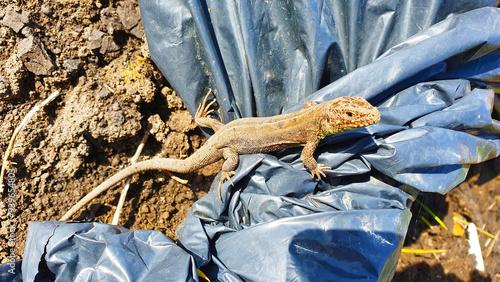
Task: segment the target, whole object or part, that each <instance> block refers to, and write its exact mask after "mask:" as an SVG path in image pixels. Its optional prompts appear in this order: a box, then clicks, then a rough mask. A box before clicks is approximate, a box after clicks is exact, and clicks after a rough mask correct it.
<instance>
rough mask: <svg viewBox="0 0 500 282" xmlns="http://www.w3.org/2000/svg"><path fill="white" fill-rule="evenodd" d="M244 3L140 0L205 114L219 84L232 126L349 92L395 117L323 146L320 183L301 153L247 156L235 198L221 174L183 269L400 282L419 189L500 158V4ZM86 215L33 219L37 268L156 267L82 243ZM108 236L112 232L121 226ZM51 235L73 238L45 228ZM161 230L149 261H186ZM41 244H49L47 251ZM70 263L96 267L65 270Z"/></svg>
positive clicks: (196, 213)
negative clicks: (499, 113) (164, 249)
mask: <svg viewBox="0 0 500 282" xmlns="http://www.w3.org/2000/svg"><path fill="white" fill-rule="evenodd" d="M241 2H244V3H240V2H231V1H207V2H205V1H180V0H170V1H162V2H155V3H153V2H150V1H139V4H140V8H141V13H142V16H143V22H144V26H145V29H146V35H147V38H148V44H149V47H150V52H151V56H152V58H153V59H154V60H155V62H156V64H157V65H158V67H159V68H160V69H161V71H162V72H163V74H164V75H165V76H166V78H167V79H168V81H169V82H170V84H171V85H172V87H173V88H174V89H175V90H176V92H177V93H178V95H179V96H180V97H181V98H182V99H183V101H184V102H185V104H186V106H187V108H188V110H189V111H190V112H191V113H194V112H195V110H196V107H197V105H199V103H200V102H201V100H202V99H203V97H204V95H205V93H206V92H207V91H208V89H209V88H210V89H213V91H214V93H215V95H216V97H217V101H218V112H217V114H218V115H219V117H220V118H221V119H222V120H223V121H224V122H227V121H229V120H231V119H234V118H238V117H248V116H270V115H275V114H280V113H283V112H291V111H296V110H298V109H300V108H301V105H302V102H303V101H305V100H313V101H316V102H323V101H327V100H330V99H333V98H336V97H340V96H361V97H364V98H366V99H367V100H368V101H370V102H371V103H372V104H374V105H376V106H377V107H378V108H379V110H380V113H381V115H382V119H381V121H380V122H379V123H377V124H374V125H371V126H369V127H366V128H361V129H356V130H352V131H348V132H344V133H341V134H337V135H332V136H329V137H327V138H325V139H324V140H323V141H322V142H321V143H320V146H319V147H318V149H317V150H316V154H315V155H316V156H317V159H318V162H319V163H323V164H325V165H327V166H330V167H332V168H333V169H332V170H327V171H326V174H327V178H326V179H324V181H317V180H315V179H311V177H310V174H309V172H308V171H307V169H306V168H305V167H304V165H303V164H302V162H301V161H300V157H299V156H300V151H301V150H300V148H292V149H287V150H283V151H279V152H276V153H273V154H254V155H243V156H240V163H239V166H238V169H237V170H236V175H235V176H233V178H232V180H233V183H234V186H232V185H229V183H227V182H226V183H224V185H223V186H222V192H223V201H219V200H218V196H217V189H216V188H217V184H218V179H217V178H216V180H215V181H214V184H213V185H212V189H211V192H210V193H209V194H208V195H206V196H205V197H203V198H202V199H200V200H198V201H197V202H196V203H195V204H194V205H193V207H192V208H191V209H190V211H189V215H188V217H187V218H186V220H185V221H184V222H183V224H182V225H181V226H180V227H179V229H178V230H177V233H176V234H177V244H178V246H179V247H180V248H182V249H180V250H177V249H175V253H176V254H177V253H183V252H184V254H186V255H187V257H184V256H183V261H182V262H183V264H182V263H181V264H182V266H179V267H178V269H179V272H181V273H182V274H184V275H185V279H181V280H190V279H194V280H198V277H197V275H196V274H195V273H194V271H193V270H192V267H196V268H198V269H201V270H202V271H203V272H204V273H205V274H206V275H207V276H208V277H209V278H210V279H211V280H221V281H283V280H301V281H317V280H322V279H325V278H328V279H329V280H334V281H346V280H349V281H352V280H382V281H386V280H390V279H391V277H392V276H393V275H394V272H395V269H396V264H397V261H398V259H399V254H400V249H401V248H402V244H403V241H404V237H405V235H406V231H407V228H408V223H409V220H410V218H411V213H410V211H409V207H410V205H411V203H412V202H413V200H414V197H415V196H416V195H417V194H418V193H419V192H421V191H423V192H438V193H443V194H444V193H446V192H448V191H449V190H450V189H452V188H453V187H454V186H456V185H457V184H459V183H460V182H461V181H463V180H464V178H465V176H466V174H467V171H468V168H469V166H470V164H473V163H478V162H482V161H485V160H487V159H491V158H495V157H497V156H498V155H499V150H500V141H499V137H500V131H499V129H500V128H499V123H498V121H496V120H494V119H492V117H491V112H492V110H493V101H494V99H495V94H494V90H493V89H498V85H499V84H498V83H499V74H500V56H499V55H500V53H499V52H498V50H499V47H500V10H498V9H496V8H491V7H490V8H481V7H483V6H488V5H490V6H492V5H494V1H467V2H465V1H445V2H443V1H430V0H429V1H417V2H418V3H417V2H407V1H376V2H370V1H369V2H363V3H361V2H356V1H349V2H339V1H333V0H332V1H316V2H315V1H287V2H283V1H241ZM207 133H209V132H207ZM38 224H41V225H43V224H45V225H44V227H43V228H42V227H41V226H40V227H38ZM50 224H52V225H50ZM87 224H88V223H87ZM49 226H52V228H50V227H49ZM78 226H79V224H76V223H65V224H63V223H60V222H55V223H36V224H33V223H32V224H31V225H30V231H29V238H28V243H29V244H32V245H30V248H26V252H25V256H24V257H25V261H23V276H24V272H25V271H26V273H37V272H38V273H43V271H46V269H50V273H51V274H52V275H54V276H53V277H58V278H59V277H62V278H61V279H63V278H64V279H74V277H77V276H78V275H85V274H80V273H83V270H84V269H85V270H86V271H89V272H90V273H92V274H88V275H89V276H86V277H94V278H92V279H94V280H96V279H95V277H97V276H90V275H97V273H98V271H99V270H100V269H102V270H105V272H106V273H107V275H110V276H107V277H113V279H116V280H127V279H132V278H130V277H129V275H130V274H129V273H128V272H127V273H125V272H123V271H122V270H123V269H124V268H125V269H130V273H132V272H133V273H142V272H143V271H145V268H144V266H143V264H139V266H138V267H137V268H136V267H135V266H134V265H131V264H127V257H128V256H129V255H130V256H135V255H136V253H135V252H133V251H132V250H131V249H130V247H129V246H128V245H125V246H124V247H123V248H124V249H126V250H130V252H128V251H127V252H126V255H122V254H124V253H123V252H122V250H121V248H120V247H113V248H109V249H105V250H104V251H102V248H103V245H106V244H103V243H101V242H100V241H97V243H92V244H90V243H89V244H85V246H81V247H80V245H83V243H79V244H75V243H76V242H74V240H73V239H72V238H73V236H72V235H70V234H72V233H71V232H73V234H81V233H82V232H83V233H85V232H87V231H81V230H87V229H85V228H89V227H78ZM35 227H36V230H35V231H33V229H34V228H35ZM112 228H116V227H112ZM45 229H47V230H45ZM48 230H50V231H48ZM113 230H114V229H113ZM120 230H122V229H120ZM97 231H102V232H103V233H102V234H100V235H95V237H98V238H101V239H102V238H104V237H107V236H117V234H116V233H119V232H116V231H110V230H106V229H105V228H104V227H102V229H101V228H99V229H98V230H96V232H97ZM44 232H46V233H47V234H51V233H53V232H61V233H62V234H66V235H65V236H66V239H64V236H60V237H57V238H55V237H53V238H52V237H46V239H45V240H38V242H37V243H35V240H34V239H33V238H31V237H30V236H36V237H40V235H38V234H39V233H42V234H43V233H44ZM120 232H124V233H126V231H120ZM134 232H139V233H140V231H132V233H134ZM143 232H146V231H143ZM149 232H153V231H149ZM35 234H36V235H35ZM127 234H128V233H127ZM151 234H152V233H151ZM154 234H155V236H150V238H152V239H151V240H150V241H148V242H149V243H150V245H146V244H144V245H143V246H144V249H147V252H148V253H149V254H150V255H151V256H153V257H154V259H151V260H150V261H149V263H151V264H154V265H156V263H158V264H163V263H166V264H169V263H171V262H172V263H173V262H174V261H175V262H178V258H177V256H169V255H165V256H162V255H159V254H158V252H160V251H161V250H160V248H157V247H156V246H155V245H156V243H155V242H156V241H155V240H160V242H165V241H166V239H165V238H162V236H161V235H156V233H154ZM118 235H119V234H118ZM74 236H76V235H74ZM127 236H132V237H135V235H127ZM42 238H43V236H42ZM113 240H114V239H113ZM88 242H90V240H88ZM88 242H86V243H88ZM117 242H121V241H120V240H117ZM134 244H135V245H137V243H134ZM79 248H82V249H84V250H88V252H90V253H93V254H95V251H94V248H95V249H96V250H101V252H99V256H100V254H101V253H109V255H110V256H113V259H114V260H115V263H114V264H99V263H97V264H96V261H95V260H96V258H95V256H94V258H92V256H90V257H89V258H87V257H86V258H85V259H83V258H81V259H79V258H78V257H72V256H70V253H69V250H71V252H74V251H76V250H78V249H79ZM37 249H38V250H41V249H43V250H45V251H43V252H41V251H38V252H35V254H33V252H34V251H35V250H37ZM172 249H174V247H172ZM141 251H145V250H137V252H141ZM58 252H60V254H58ZM113 252H116V254H115V253H113ZM27 258H30V259H31V260H32V263H27V262H26V259H27ZM188 258H192V260H190V259H188ZM37 259H38V260H41V261H44V263H46V265H47V267H45V266H43V265H42V266H43V267H41V265H40V263H38V264H37V263H36V260H37ZM160 260H161V261H160ZM89 261H90V262H89ZM25 262H26V263H25ZM146 264H147V263H146ZM34 265H38V268H37V269H35V270H30V267H34ZM50 265H55V266H56V267H53V268H50V267H49V266H50ZM147 265H149V264H147ZM68 266H72V267H73V268H75V267H76V266H78V268H75V269H81V270H82V272H79V271H74V272H72V273H69V272H63V269H65V268H68ZM25 267H26V268H25ZM129 267H130V268H129ZM147 269H153V268H150V267H149V266H148V267H147ZM28 270H29V271H28ZM148 273H149V272H148ZM34 275H37V274H34ZM71 275H73V276H71ZM111 275H115V276H111ZM137 275H139V274H137ZM151 275H154V274H151ZM30 277H33V276H30ZM164 277H166V278H165V279H170V277H168V276H164ZM172 277H173V278H172V279H171V280H177V279H176V278H179V277H180V276H172ZM100 278H101V277H100ZM89 279H90V278H89ZM92 279H91V280H92ZM27 281H28V280H27Z"/></svg>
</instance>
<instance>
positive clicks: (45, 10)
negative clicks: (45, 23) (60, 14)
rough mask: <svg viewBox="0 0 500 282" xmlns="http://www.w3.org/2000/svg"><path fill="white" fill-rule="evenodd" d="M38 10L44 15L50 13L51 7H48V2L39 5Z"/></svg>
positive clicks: (49, 14)
mask: <svg viewBox="0 0 500 282" xmlns="http://www.w3.org/2000/svg"><path fill="white" fill-rule="evenodd" d="M40 11H41V12H42V13H44V14H45V15H46V16H51V15H52V9H50V6H49V5H48V4H42V6H41V7H40Z"/></svg>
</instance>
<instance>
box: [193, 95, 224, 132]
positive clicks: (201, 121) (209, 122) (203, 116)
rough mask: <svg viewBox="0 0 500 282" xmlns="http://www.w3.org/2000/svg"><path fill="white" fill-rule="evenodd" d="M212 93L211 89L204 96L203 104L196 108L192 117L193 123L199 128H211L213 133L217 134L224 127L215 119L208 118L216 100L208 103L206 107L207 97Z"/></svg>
mask: <svg viewBox="0 0 500 282" xmlns="http://www.w3.org/2000/svg"><path fill="white" fill-rule="evenodd" d="M211 93H212V89H210V90H209V91H208V93H207V95H206V96H205V99H203V103H201V104H200V106H198V109H197V110H196V114H195V115H194V121H195V122H196V124H197V125H198V126H200V127H208V128H212V129H213V130H214V132H217V130H219V129H220V128H221V127H223V126H224V124H223V123H222V122H220V121H218V120H216V119H213V118H211V117H209V116H208V115H209V114H211V113H212V112H213V111H214V109H210V107H211V106H212V105H213V104H214V103H215V102H216V101H217V99H215V98H214V99H213V100H212V101H211V102H210V103H208V105H207V99H208V96H210V94H211Z"/></svg>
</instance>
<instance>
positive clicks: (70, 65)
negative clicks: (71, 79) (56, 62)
mask: <svg viewBox="0 0 500 282" xmlns="http://www.w3.org/2000/svg"><path fill="white" fill-rule="evenodd" d="M63 65H64V68H65V69H67V70H69V71H70V72H76V71H78V69H79V68H80V65H81V62H80V60H78V59H76V60H64V63H63Z"/></svg>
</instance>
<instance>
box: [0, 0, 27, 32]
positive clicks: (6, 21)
mask: <svg viewBox="0 0 500 282" xmlns="http://www.w3.org/2000/svg"><path fill="white" fill-rule="evenodd" d="M27 23H29V13H28V12H25V11H23V12H21V13H18V12H17V11H16V6H15V5H14V4H10V5H8V6H7V8H6V9H5V16H4V17H3V20H2V24H3V25H5V26H8V27H10V28H11V29H12V30H13V31H15V32H19V31H20V30H21V29H22V28H23V27H24V25H25V24H27Z"/></svg>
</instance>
